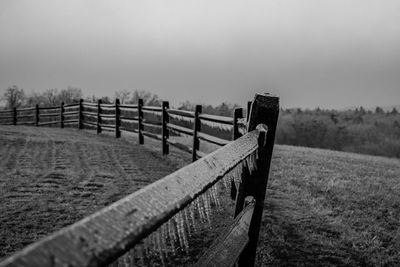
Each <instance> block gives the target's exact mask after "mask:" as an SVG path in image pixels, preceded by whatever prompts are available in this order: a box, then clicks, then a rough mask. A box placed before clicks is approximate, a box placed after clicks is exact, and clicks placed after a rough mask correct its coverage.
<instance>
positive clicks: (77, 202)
mask: <svg viewBox="0 0 400 267" xmlns="http://www.w3.org/2000/svg"><path fill="white" fill-rule="evenodd" d="M173 158H174V156H173V155H172V157H170V158H162V157H161V156H160V153H159V152H158V151H155V150H151V149H148V148H147V149H146V148H145V147H143V146H139V145H138V144H135V143H134V142H128V141H127V140H116V139H115V138H112V137H111V136H96V135H95V134H93V132H91V133H88V132H85V131H78V130H76V129H64V130H62V129H56V128H52V129H50V128H34V127H23V126H17V127H12V126H0V203H1V204H0V258H2V257H4V256H7V255H9V254H10V253H12V252H14V251H16V250H19V249H21V248H23V247H25V246H26V245H28V244H30V243H32V242H33V241H35V240H38V239H39V238H41V237H43V236H45V235H47V234H49V233H51V232H54V231H56V230H58V229H60V228H62V227H64V226H66V225H70V224H72V223H74V222H76V221H77V220H79V219H82V218H83V217H85V216H87V215H89V214H91V213H93V212H94V211H97V210H99V209H100V208H102V207H104V206H106V205H108V204H110V203H112V202H114V201H116V200H118V199H120V198H122V197H124V196H126V195H128V194H129V193H132V192H134V191H136V190H138V189H139V188H142V187H143V186H145V185H147V184H149V183H151V182H154V181H156V180H158V179H159V178H161V177H164V176H165V175H167V174H169V173H171V172H173V171H174V170H176V169H178V168H179V167H180V166H182V163H179V161H178V160H172V159H173Z"/></svg>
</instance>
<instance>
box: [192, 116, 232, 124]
mask: <svg viewBox="0 0 400 267" xmlns="http://www.w3.org/2000/svg"><path fill="white" fill-rule="evenodd" d="M199 118H200V119H202V120H205V121H211V122H216V123H221V124H227V125H233V118H231V117H225V116H218V115H210V114H200V115H199Z"/></svg>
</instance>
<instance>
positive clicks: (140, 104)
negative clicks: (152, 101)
mask: <svg viewBox="0 0 400 267" xmlns="http://www.w3.org/2000/svg"><path fill="white" fill-rule="evenodd" d="M142 107H143V99H138V133H139V144H141V145H142V144H144V138H143V133H142V131H143V110H142Z"/></svg>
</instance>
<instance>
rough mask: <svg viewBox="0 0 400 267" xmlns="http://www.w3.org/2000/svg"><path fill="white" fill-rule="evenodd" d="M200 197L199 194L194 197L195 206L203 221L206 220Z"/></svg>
mask: <svg viewBox="0 0 400 267" xmlns="http://www.w3.org/2000/svg"><path fill="white" fill-rule="evenodd" d="M200 199H201V196H199V197H198V198H196V200H195V201H196V206H197V209H198V212H199V215H200V219H201V221H203V222H204V221H205V220H206V214H205V212H204V207H203V205H202V204H203V202H202V201H200Z"/></svg>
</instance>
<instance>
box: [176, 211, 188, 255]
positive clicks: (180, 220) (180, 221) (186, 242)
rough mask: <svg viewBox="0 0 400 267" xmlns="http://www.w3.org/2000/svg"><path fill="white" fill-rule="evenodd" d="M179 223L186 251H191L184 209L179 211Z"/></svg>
mask: <svg viewBox="0 0 400 267" xmlns="http://www.w3.org/2000/svg"><path fill="white" fill-rule="evenodd" d="M178 225H179V231H180V232H181V236H182V241H183V248H184V249H185V251H186V253H188V252H189V241H188V238H187V235H186V231H185V221H184V218H183V214H182V211H181V212H179V213H178Z"/></svg>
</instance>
